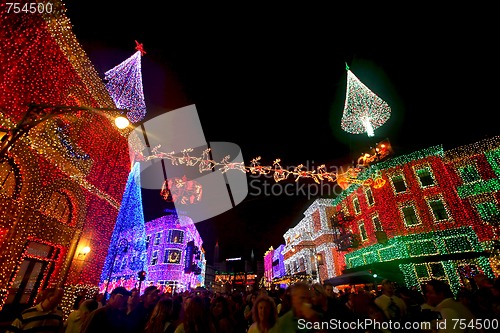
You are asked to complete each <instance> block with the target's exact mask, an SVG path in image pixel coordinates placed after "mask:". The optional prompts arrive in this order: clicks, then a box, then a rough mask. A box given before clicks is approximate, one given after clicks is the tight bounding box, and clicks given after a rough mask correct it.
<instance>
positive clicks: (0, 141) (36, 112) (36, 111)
mask: <svg viewBox="0 0 500 333" xmlns="http://www.w3.org/2000/svg"><path fill="white" fill-rule="evenodd" d="M79 111H84V112H92V113H101V114H107V113H114V114H115V115H116V114H118V115H119V116H117V117H116V119H115V124H116V126H117V127H118V128H121V129H123V128H125V127H127V126H128V125H129V123H128V120H127V119H126V118H125V117H124V114H125V113H126V112H127V110H120V109H110V108H90V107H86V106H65V105H44V104H34V103H31V104H29V105H28V111H27V112H26V113H25V114H24V115H23V117H22V118H21V120H20V121H19V122H18V123H17V124H16V125H15V126H14V127H12V128H9V129H1V130H0V132H1V133H2V135H1V136H0V158H2V157H3V156H5V154H7V153H8V151H9V150H10V149H11V148H12V145H13V144H14V143H15V142H16V141H17V140H18V139H20V138H21V137H22V136H23V135H25V134H27V133H28V132H29V131H30V130H31V129H32V128H33V127H35V126H37V125H38V124H40V123H42V122H44V121H46V120H48V119H51V118H53V117H56V116H59V115H63V114H69V113H75V112H79Z"/></svg>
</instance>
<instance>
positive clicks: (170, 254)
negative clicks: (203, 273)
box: [163, 249, 181, 264]
mask: <svg viewBox="0 0 500 333" xmlns="http://www.w3.org/2000/svg"><path fill="white" fill-rule="evenodd" d="M163 262H164V263H167V264H179V263H180V262H181V251H180V250H178V249H167V250H165V257H164V258H163Z"/></svg>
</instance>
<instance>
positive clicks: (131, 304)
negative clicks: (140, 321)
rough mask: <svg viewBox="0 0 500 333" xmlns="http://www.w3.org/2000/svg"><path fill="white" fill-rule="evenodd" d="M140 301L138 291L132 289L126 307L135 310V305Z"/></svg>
mask: <svg viewBox="0 0 500 333" xmlns="http://www.w3.org/2000/svg"><path fill="white" fill-rule="evenodd" d="M140 300H141V298H140V297H139V290H138V289H137V288H134V289H132V290H131V291H130V296H129V297H128V300H127V307H128V308H129V309H133V308H135V307H136V306H137V304H139V302H140Z"/></svg>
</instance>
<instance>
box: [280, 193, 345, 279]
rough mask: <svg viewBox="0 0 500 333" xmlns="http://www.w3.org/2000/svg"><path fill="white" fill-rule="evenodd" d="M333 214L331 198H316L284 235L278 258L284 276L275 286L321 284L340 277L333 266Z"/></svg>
mask: <svg viewBox="0 0 500 333" xmlns="http://www.w3.org/2000/svg"><path fill="white" fill-rule="evenodd" d="M332 214H333V207H332V205H331V199H316V200H315V201H314V202H313V203H312V204H311V206H309V208H307V209H306V211H305V212H304V217H303V218H302V219H301V220H300V221H299V222H298V223H297V225H296V226H295V227H293V228H290V229H289V230H288V231H287V232H286V233H285V234H284V236H283V237H284V239H285V244H283V246H282V250H281V255H282V256H283V263H282V265H283V267H284V271H285V272H286V274H285V275H284V276H283V275H282V276H281V277H280V278H279V279H278V280H276V282H277V283H281V284H288V283H291V282H293V281H296V280H301V279H306V280H308V279H309V280H314V281H323V280H325V279H328V278H332V277H334V276H336V275H338V274H339V272H337V271H336V270H335V265H334V259H335V254H336V249H335V245H334V243H333V242H332V239H333V231H332V228H331V225H330V216H332ZM278 265H279V264H278ZM279 271H280V272H283V270H279Z"/></svg>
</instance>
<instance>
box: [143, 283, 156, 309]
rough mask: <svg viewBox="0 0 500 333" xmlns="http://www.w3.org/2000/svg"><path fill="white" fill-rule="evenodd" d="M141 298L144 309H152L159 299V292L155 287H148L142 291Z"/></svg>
mask: <svg viewBox="0 0 500 333" xmlns="http://www.w3.org/2000/svg"><path fill="white" fill-rule="evenodd" d="M141 298H142V302H143V303H144V307H145V308H153V307H154V306H155V305H156V303H158V300H159V299H160V291H159V290H158V288H156V287H155V286H149V287H147V288H146V289H144V294H142V297H141Z"/></svg>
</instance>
